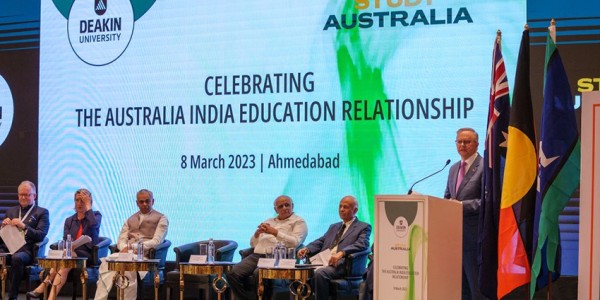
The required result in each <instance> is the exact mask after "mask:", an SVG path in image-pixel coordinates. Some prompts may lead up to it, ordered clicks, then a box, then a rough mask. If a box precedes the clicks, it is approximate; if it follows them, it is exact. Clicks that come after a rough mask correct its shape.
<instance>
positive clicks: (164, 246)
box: [148, 240, 171, 269]
mask: <svg viewBox="0 0 600 300" xmlns="http://www.w3.org/2000/svg"><path fill="white" fill-rule="evenodd" d="M170 247H171V241H169V240H164V241H163V242H162V243H160V245H158V246H156V248H151V249H149V250H148V258H158V259H160V262H159V264H158V268H159V269H164V268H165V263H166V261H167V251H169V248H170Z"/></svg>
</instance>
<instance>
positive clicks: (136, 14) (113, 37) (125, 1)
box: [53, 0, 156, 66]
mask: <svg viewBox="0 0 600 300" xmlns="http://www.w3.org/2000/svg"><path fill="white" fill-rule="evenodd" d="M53 2H54V6H56V8H57V9H58V11H59V12H60V13H61V14H62V15H63V17H65V18H66V19H67V35H68V38H69V43H70V44H71V48H72V49H73V52H74V53H75V55H77V57H79V59H81V60H82V61H83V62H85V63H87V64H89V65H92V66H104V65H108V64H110V63H112V62H114V61H116V60H117V59H118V58H119V57H121V55H123V53H125V50H127V47H128V46H129V43H130V42H131V38H132V36H133V29H134V27H135V26H134V24H135V21H137V20H138V19H139V18H141V17H142V16H143V15H144V14H145V13H146V12H147V11H148V10H150V8H151V7H152V5H153V4H154V3H155V2H156V0H135V1H133V0H131V1H130V0H111V1H110V2H109V1H108V0H77V1H75V0H62V1H56V0H54V1H53ZM109 4H110V5H109Z"/></svg>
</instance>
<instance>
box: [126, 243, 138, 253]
mask: <svg viewBox="0 0 600 300" xmlns="http://www.w3.org/2000/svg"><path fill="white" fill-rule="evenodd" d="M137 248H138V243H137V242H132V243H131V248H129V249H127V251H128V252H129V251H131V252H129V253H135V252H136V251H137Z"/></svg>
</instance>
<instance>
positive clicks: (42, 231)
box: [0, 205, 50, 257]
mask: <svg viewBox="0 0 600 300" xmlns="http://www.w3.org/2000/svg"><path fill="white" fill-rule="evenodd" d="M20 209H21V206H20V205H17V206H14V207H11V208H9V209H8V210H7V211H6V217H7V218H9V219H14V218H18V217H19V210H20ZM26 213H27V210H25V211H23V212H22V214H21V215H22V216H24V215H25V214H26ZM23 223H24V224H25V226H27V229H26V231H25V245H24V246H23V247H21V249H19V250H18V251H17V252H26V253H27V254H29V255H30V256H31V257H35V253H33V246H34V244H35V243H37V242H41V241H43V240H44V238H45V237H46V235H47V234H48V228H49V227H50V217H49V214H48V210H47V209H45V208H43V207H39V206H37V205H36V206H34V207H33V209H32V210H31V213H29V215H28V216H27V218H26V219H24V220H23ZM0 242H1V243H2V246H3V247H4V246H5V245H4V241H1V240H0Z"/></svg>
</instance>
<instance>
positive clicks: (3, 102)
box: [0, 75, 14, 147]
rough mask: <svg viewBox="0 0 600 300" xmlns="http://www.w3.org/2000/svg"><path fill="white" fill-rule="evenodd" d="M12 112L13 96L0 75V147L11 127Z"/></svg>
mask: <svg viewBox="0 0 600 300" xmlns="http://www.w3.org/2000/svg"><path fill="white" fill-rule="evenodd" d="M13 114H14V107H13V98H12V94H11V93H10V88H9V87H8V83H6V80H4V78H3V77H2V76H1V75H0V147H1V146H2V144H3V143H4V141H5V140H6V137H7V136H8V134H9V133H10V128H11V127H12V121H13Z"/></svg>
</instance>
